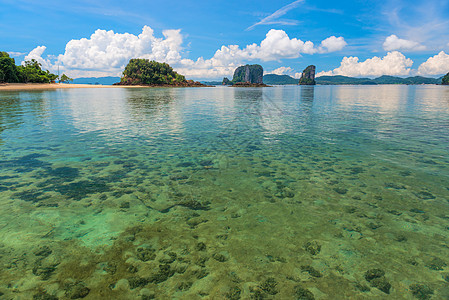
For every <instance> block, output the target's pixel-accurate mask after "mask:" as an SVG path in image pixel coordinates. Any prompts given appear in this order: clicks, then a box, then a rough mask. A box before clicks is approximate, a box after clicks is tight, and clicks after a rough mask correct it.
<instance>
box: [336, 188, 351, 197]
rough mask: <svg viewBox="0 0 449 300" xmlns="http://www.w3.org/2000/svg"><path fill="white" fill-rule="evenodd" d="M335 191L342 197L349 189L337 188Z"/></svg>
mask: <svg viewBox="0 0 449 300" xmlns="http://www.w3.org/2000/svg"><path fill="white" fill-rule="evenodd" d="M334 191H335V192H337V193H339V194H340V195H344V194H346V193H347V192H348V189H346V188H344V187H335V188H334Z"/></svg>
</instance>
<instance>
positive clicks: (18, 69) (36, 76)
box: [0, 51, 58, 83]
mask: <svg viewBox="0 0 449 300" xmlns="http://www.w3.org/2000/svg"><path fill="white" fill-rule="evenodd" d="M41 67H42V65H41V64H40V63H39V62H38V61H36V60H34V59H32V60H31V61H25V62H24V64H23V65H21V66H16V64H15V61H14V58H11V57H9V54H8V53H7V52H2V51H0V82H8V83H15V82H21V83H22V82H23V83H28V82H32V83H49V82H52V81H54V80H55V79H56V78H58V76H57V75H55V74H52V73H50V72H49V71H48V70H46V71H44V70H42V68H41Z"/></svg>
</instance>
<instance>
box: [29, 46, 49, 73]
mask: <svg viewBox="0 0 449 300" xmlns="http://www.w3.org/2000/svg"><path fill="white" fill-rule="evenodd" d="M46 49H47V47H45V46H37V47H36V48H34V49H33V50H31V52H30V53H28V55H26V56H25V59H24V61H23V62H22V64H24V63H25V61H28V60H32V59H35V60H37V61H38V62H39V63H40V64H41V65H42V68H44V69H48V70H53V65H52V63H51V60H50V58H51V57H49V56H47V58H43V57H42V55H43V54H44V52H45V50H46Z"/></svg>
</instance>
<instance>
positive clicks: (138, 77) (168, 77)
mask: <svg viewBox="0 0 449 300" xmlns="http://www.w3.org/2000/svg"><path fill="white" fill-rule="evenodd" d="M114 85H123V86H135V85H141V86H152V87H161V86H162V87H205V86H206V85H205V84H202V83H200V82H196V81H193V80H186V78H185V77H184V76H183V75H181V74H178V73H177V72H175V71H174V70H173V68H172V67H170V65H169V64H167V63H159V62H157V61H154V60H152V61H150V60H148V59H143V58H133V59H131V60H130V61H129V63H128V65H127V66H126V67H125V70H124V71H123V77H121V78H120V82H118V83H114Z"/></svg>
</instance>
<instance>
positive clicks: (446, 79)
mask: <svg viewBox="0 0 449 300" xmlns="http://www.w3.org/2000/svg"><path fill="white" fill-rule="evenodd" d="M441 84H444V85H449V73H447V74H446V75H444V77H443V79H442V80H441Z"/></svg>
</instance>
